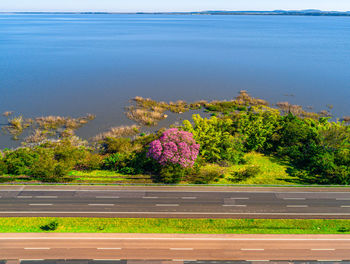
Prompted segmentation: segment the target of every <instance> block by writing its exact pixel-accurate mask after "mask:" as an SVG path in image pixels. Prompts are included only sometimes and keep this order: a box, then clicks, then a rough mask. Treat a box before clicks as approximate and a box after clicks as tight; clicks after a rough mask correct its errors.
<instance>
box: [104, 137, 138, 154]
mask: <svg viewBox="0 0 350 264" xmlns="http://www.w3.org/2000/svg"><path fill="white" fill-rule="evenodd" d="M100 144H101V152H102V153H103V154H114V153H130V152H132V151H134V144H133V143H132V141H131V139H130V138H123V137H121V138H106V139H104V140H103V141H102V142H100Z"/></svg>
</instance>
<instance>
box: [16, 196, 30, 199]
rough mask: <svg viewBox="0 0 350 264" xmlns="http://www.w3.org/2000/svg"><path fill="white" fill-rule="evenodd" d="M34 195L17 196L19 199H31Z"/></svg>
mask: <svg viewBox="0 0 350 264" xmlns="http://www.w3.org/2000/svg"><path fill="white" fill-rule="evenodd" d="M32 197H33V196H17V198H19V199H29V198H32Z"/></svg>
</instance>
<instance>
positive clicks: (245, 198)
mask: <svg viewBox="0 0 350 264" xmlns="http://www.w3.org/2000/svg"><path fill="white" fill-rule="evenodd" d="M230 199H232V200H249V199H250V198H248V197H231V198H230Z"/></svg>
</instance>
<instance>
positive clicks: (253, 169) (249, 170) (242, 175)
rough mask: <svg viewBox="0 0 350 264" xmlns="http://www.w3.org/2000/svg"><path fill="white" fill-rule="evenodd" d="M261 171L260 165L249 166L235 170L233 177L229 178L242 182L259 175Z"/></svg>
mask: <svg viewBox="0 0 350 264" xmlns="http://www.w3.org/2000/svg"><path fill="white" fill-rule="evenodd" d="M259 173H261V169H260V167H259V166H255V165H252V166H248V167H246V168H244V169H243V170H241V171H235V172H233V173H232V177H230V178H228V180H230V181H232V182H240V181H244V180H247V179H249V178H252V177H255V176H257V175H258V174H259Z"/></svg>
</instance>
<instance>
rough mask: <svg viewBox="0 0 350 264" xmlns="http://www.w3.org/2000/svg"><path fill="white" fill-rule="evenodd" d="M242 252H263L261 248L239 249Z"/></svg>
mask: <svg viewBox="0 0 350 264" xmlns="http://www.w3.org/2000/svg"><path fill="white" fill-rule="evenodd" d="M241 250H242V251H264V250H265V249H263V248H241Z"/></svg>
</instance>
